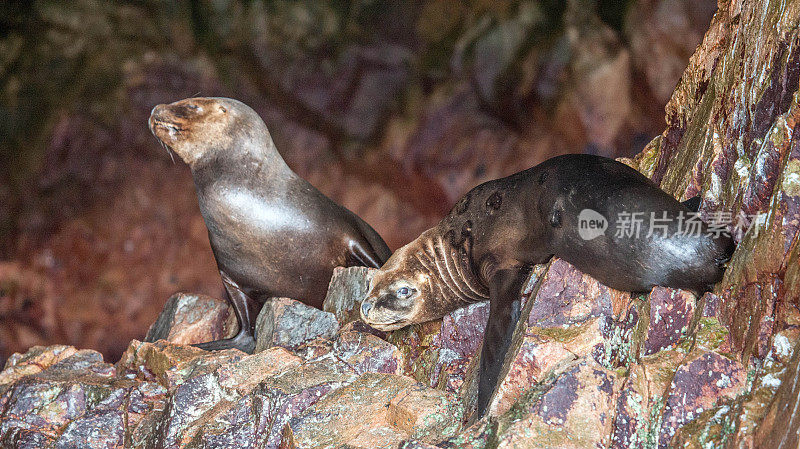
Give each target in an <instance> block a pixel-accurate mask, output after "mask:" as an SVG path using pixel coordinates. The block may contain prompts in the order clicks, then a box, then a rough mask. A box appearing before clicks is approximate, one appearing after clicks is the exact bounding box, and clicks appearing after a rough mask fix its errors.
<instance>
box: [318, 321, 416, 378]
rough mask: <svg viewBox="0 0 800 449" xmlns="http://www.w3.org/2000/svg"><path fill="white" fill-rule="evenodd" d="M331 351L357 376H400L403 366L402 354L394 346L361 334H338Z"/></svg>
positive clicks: (374, 337)
mask: <svg viewBox="0 0 800 449" xmlns="http://www.w3.org/2000/svg"><path fill="white" fill-rule="evenodd" d="M332 349H333V352H334V354H335V355H336V357H337V358H338V359H339V360H341V361H343V362H345V363H347V365H348V366H350V367H351V368H352V369H353V370H354V371H355V372H356V373H357V374H364V373H386V374H400V373H401V372H402V369H403V366H404V365H405V361H404V360H403V354H402V353H401V352H400V350H399V349H397V347H396V346H395V345H393V344H391V343H389V342H387V341H385V340H382V339H380V338H378V337H376V336H374V335H371V334H365V333H362V332H354V331H349V332H342V333H340V334H339V336H338V338H337V339H336V341H335V342H334V344H333V348H332Z"/></svg>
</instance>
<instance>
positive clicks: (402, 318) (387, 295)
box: [361, 230, 441, 331]
mask: <svg viewBox="0 0 800 449" xmlns="http://www.w3.org/2000/svg"><path fill="white" fill-rule="evenodd" d="M429 232H430V230H429V231H427V232H425V233H423V234H422V235H421V236H419V237H418V238H417V239H416V240H414V241H413V242H411V243H409V244H407V245H406V246H404V247H402V248H400V249H398V250H397V251H395V253H394V254H392V256H391V257H390V258H389V260H387V261H386V263H385V264H384V265H383V266H382V267H381V268H380V269H379V270H378V271H377V273H375V276H374V277H373V278H372V281H371V282H370V289H369V293H367V297H366V298H365V299H364V301H363V302H362V303H361V319H362V320H363V321H364V322H365V323H367V324H369V325H370V326H372V327H374V328H376V329H380V330H383V331H391V330H395V329H400V328H401V327H404V326H407V325H409V324H413V323H421V322H424V321H430V320H434V319H436V318H440V317H441V315H437V313H436V311H435V310H434V309H435V307H431V305H430V304H428V300H429V299H430V298H432V297H434V295H433V293H434V292H435V291H436V288H435V286H436V285H435V284H436V280H435V276H436V275H435V274H434V273H432V272H431V271H430V270H429V269H428V268H427V267H426V265H425V264H423V263H422V260H423V259H424V258H425V255H424V246H425V242H426V240H427V239H428V238H427V234H428V233H429Z"/></svg>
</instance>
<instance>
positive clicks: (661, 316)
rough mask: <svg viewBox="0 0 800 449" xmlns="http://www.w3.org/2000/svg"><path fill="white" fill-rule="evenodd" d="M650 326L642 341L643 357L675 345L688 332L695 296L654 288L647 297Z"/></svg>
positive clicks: (683, 292) (673, 290)
mask: <svg viewBox="0 0 800 449" xmlns="http://www.w3.org/2000/svg"><path fill="white" fill-rule="evenodd" d="M648 299H649V303H650V326H649V328H648V330H647V337H646V338H645V341H644V347H643V351H644V355H650V354H653V353H656V352H658V351H660V350H662V349H667V348H669V347H671V346H673V345H675V344H676V343H677V342H678V341H680V339H681V338H683V337H684V336H685V335H686V333H687V332H688V330H689V325H690V323H691V321H692V317H693V316H694V309H695V295H694V294H692V293H691V292H688V291H685V290H675V289H671V288H664V287H656V288H654V289H653V290H652V291H651V292H650V295H649V296H648Z"/></svg>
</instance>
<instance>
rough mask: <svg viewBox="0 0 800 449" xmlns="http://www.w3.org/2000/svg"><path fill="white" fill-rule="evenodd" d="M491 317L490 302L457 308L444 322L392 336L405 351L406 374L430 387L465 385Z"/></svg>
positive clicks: (451, 389) (458, 387) (453, 388)
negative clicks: (488, 319)
mask: <svg viewBox="0 0 800 449" xmlns="http://www.w3.org/2000/svg"><path fill="white" fill-rule="evenodd" d="M488 316H489V303H488V302H481V303H476V304H471V305H469V306H467V307H464V308H461V309H457V310H455V311H453V312H451V313H450V314H448V315H446V316H445V317H444V318H443V319H442V321H441V322H440V321H432V322H428V323H423V324H421V325H414V326H409V327H407V328H405V329H401V330H398V331H395V332H392V334H391V335H390V336H389V341H391V342H392V343H394V344H395V345H396V346H397V347H398V348H400V351H401V352H402V353H403V356H404V359H405V364H404V366H403V373H404V374H406V375H409V376H412V377H414V378H415V379H417V381H419V382H422V383H424V384H427V385H429V386H431V387H436V388H442V389H444V390H446V391H449V392H456V391H458V390H459V389H461V388H462V386H463V384H464V381H465V379H466V378H467V372H468V371H469V367H470V363H471V359H472V358H473V357H474V356H475V355H476V354H477V353H478V351H479V349H480V345H481V341H483V333H484V330H485V329H486V320H487V318H488Z"/></svg>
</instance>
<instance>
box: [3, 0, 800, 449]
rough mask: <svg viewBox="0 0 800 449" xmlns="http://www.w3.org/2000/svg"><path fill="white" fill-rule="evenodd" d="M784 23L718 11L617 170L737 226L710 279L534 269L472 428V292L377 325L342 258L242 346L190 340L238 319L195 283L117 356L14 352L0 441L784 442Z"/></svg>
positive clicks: (792, 26)
mask: <svg viewBox="0 0 800 449" xmlns="http://www.w3.org/2000/svg"><path fill="white" fill-rule="evenodd" d="M798 22H800V2H798V1H777V0H775V1H767V2H748V1H737V0H734V1H731V2H721V3H720V5H719V10H718V12H717V14H716V16H715V18H714V20H713V21H712V23H711V27H710V29H709V31H708V33H707V34H706V36H705V39H704V41H703V43H702V44H701V45H700V47H699V48H698V49H697V51H696V53H695V54H694V56H693V57H692V59H691V61H690V64H689V68H688V69H687V71H686V72H685V73H684V75H683V78H682V79H681V82H680V83H679V85H678V86H677V88H676V90H675V93H674V94H673V97H672V100H671V101H670V103H669V105H668V106H667V124H668V127H667V130H666V131H665V132H664V133H663V134H662V135H661V136H659V137H658V138H656V139H655V140H654V141H653V142H651V143H650V144H649V145H648V146H647V147H646V148H645V150H644V151H643V152H642V153H641V154H639V155H638V156H637V157H636V158H634V159H632V160H627V161H626V162H627V163H629V164H630V165H631V166H633V167H635V168H637V169H638V170H640V171H641V172H643V173H645V174H647V175H648V176H650V177H651V178H652V179H654V180H655V181H656V182H658V183H659V184H660V185H661V186H662V188H664V189H665V190H666V191H668V192H669V193H671V194H673V195H674V196H675V197H677V198H680V199H686V198H689V197H693V196H695V195H698V194H699V195H701V196H702V197H703V199H704V201H703V204H702V210H701V212H702V213H703V214H704V215H705V216H706V217H708V216H711V214H716V213H719V212H730V213H731V214H732V215H733V216H734V217H739V216H745V217H749V219H751V222H752V223H748V227H749V231H747V232H744V231H745V230H746V229H744V228H742V229H734V234H735V235H736V239H737V241H738V242H739V246H738V248H737V250H736V253H735V254H734V257H733V259H732V261H731V263H730V267H729V268H728V271H727V272H726V275H725V278H724V279H723V281H722V282H721V283H720V284H718V285H717V286H716V289H715V291H714V292H713V293H707V294H705V295H703V296H702V297H697V296H695V295H694V294H693V293H691V292H686V291H680V290H672V289H666V288H655V289H653V290H652V291H651V292H650V293H649V294H647V295H640V296H632V295H630V294H628V293H623V292H618V291H614V290H611V289H609V288H607V287H605V286H603V285H601V284H599V283H598V282H596V281H595V280H594V279H592V278H590V277H588V276H585V275H582V274H581V273H580V272H578V271H577V270H575V269H574V268H573V267H571V266H570V265H569V264H567V263H565V262H563V261H560V260H554V261H552V262H551V263H550V264H548V265H546V266H541V267H537V269H536V270H535V271H534V273H533V274H532V276H531V279H530V280H529V283H528V287H527V289H526V291H524V292H523V300H524V308H523V313H522V317H521V319H520V322H519V324H518V325H517V328H516V329H515V330H514V339H513V345H512V349H511V351H509V354H508V357H507V359H506V360H505V365H504V369H503V373H502V376H501V377H500V379H499V380H498V384H497V388H496V391H497V392H496V394H495V395H494V397H493V398H492V401H491V405H490V413H489V416H487V417H486V418H483V419H481V420H477V421H476V422H473V421H472V420H471V413H472V410H473V407H474V400H475V397H474V396H475V371H476V369H475V367H476V366H477V360H476V357H475V355H476V354H477V353H478V352H479V347H480V343H481V338H482V334H483V329H484V326H485V321H486V317H487V304H485V303H483V304H475V305H472V306H470V307H467V308H464V309H460V310H456V311H454V312H453V313H451V314H450V315H448V316H446V317H445V318H444V319H443V320H440V321H436V322H430V323H425V324H423V325H416V326H412V327H410V328H406V329H402V330H399V331H396V332H393V333H391V334H384V333H381V332H377V331H375V330H373V329H370V328H369V327H368V326H366V325H364V324H363V323H361V322H359V321H358V320H357V314H356V313H355V311H356V310H357V308H358V301H359V300H360V298H362V297H363V295H364V293H365V290H366V287H367V285H368V282H369V279H370V276H371V271H370V270H368V269H365V268H347V269H337V270H336V272H335V274H334V277H333V279H332V280H331V286H330V289H329V293H328V298H326V300H325V307H324V310H316V309H313V308H310V307H307V306H305V305H303V304H301V303H298V302H296V301H293V300H291V299H285V298H276V299H273V300H271V301H270V302H268V304H267V305H266V306H265V307H264V309H263V310H262V312H261V314H260V315H259V317H258V334H259V335H258V337H259V341H258V346H257V347H258V350H259V351H258V352H256V353H255V354H253V355H247V354H244V353H242V352H239V351H236V350H228V351H221V352H217V353H208V352H205V351H202V350H199V349H196V348H193V347H191V346H188V345H189V344H191V343H195V342H200V341H206V340H211V339H216V338H220V337H225V336H229V335H231V334H232V333H234V332H235V331H236V329H234V321H233V318H232V315H231V312H230V310H228V308H227V306H226V304H225V303H224V302H221V301H219V300H217V299H214V298H208V297H203V296H195V295H188V294H179V295H176V296H174V297H172V298H170V300H169V301H168V303H167V306H166V307H165V309H164V311H163V313H162V315H161V316H160V317H159V319H158V321H157V322H156V323H155V324H154V325H153V327H152V328H151V329H150V332H149V333H148V336H147V338H146V340H147V342H139V341H133V342H131V344H130V346H129V348H128V350H127V352H125V354H124V355H123V357H122V358H121V360H119V361H118V362H117V363H116V364H114V365H112V364H110V363H107V362H105V361H103V359H102V357H101V356H100V355H99V354H98V353H97V352H94V351H91V350H77V349H75V348H73V347H66V346H51V347H47V348H44V347H35V348H32V349H31V350H29V351H28V352H26V353H25V354H15V355H14V356H12V357H11V358H9V360H8V361H7V363H6V366H5V370H4V371H3V372H2V373H0V446H2V447H4V448H73V447H80V448H84V447H85V448H114V447H131V448H175V447H188V448H204V447H207V448H226V447H231V448H233V447H235V448H268V447H283V448H313V447H320V448H322V447H326V448H327V447H349V448H359V447H360V448H383V447H386V448H389V447H392V448H394V447H401V448H406V449H410V448H499V447H502V448H516V447H525V448H537V447H542V448H546V447H559V448H585V447H593V448H594V447H613V448H656V447H658V448H663V447H686V448H697V449H700V448H709V447H714V448H717V447H730V448H734V447H735V448H789V447H794V448H796V447H797V446H798V431H800V430H799V429H800V412H798V408H797V404H798V403H799V402H800V350H798V349H797V348H798V339H799V337H800V243H798V242H799V241H800V238H799V237H798V236H799V234H800V233H799V232H798V230H800V133H794V130H795V126H796V124H797V122H798V118H800V106H798V104H800V95H798V88H800V32H799V31H798V30H800V28H799V27H798V26H799V23H798ZM750 224H752V226H750ZM738 231H742V232H738ZM537 280H541V284H540V287H539V288H538V289H537V290H536V292H535V294H533V293H532V291H531V290H532V286H533V285H534V282H535V281H537Z"/></svg>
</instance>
